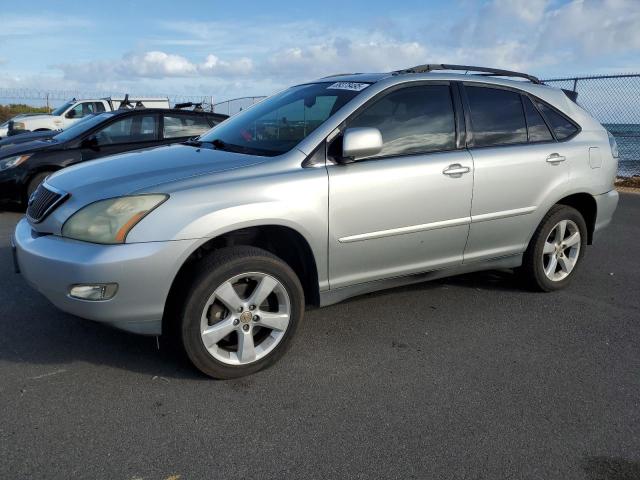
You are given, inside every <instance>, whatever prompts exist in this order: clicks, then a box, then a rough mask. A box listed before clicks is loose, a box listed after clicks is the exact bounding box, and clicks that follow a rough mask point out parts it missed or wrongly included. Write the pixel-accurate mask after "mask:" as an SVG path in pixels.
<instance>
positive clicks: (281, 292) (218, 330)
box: [180, 246, 305, 379]
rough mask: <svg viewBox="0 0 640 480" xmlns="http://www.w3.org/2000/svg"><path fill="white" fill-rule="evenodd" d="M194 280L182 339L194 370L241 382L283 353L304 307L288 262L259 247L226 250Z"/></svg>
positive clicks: (206, 263) (183, 315)
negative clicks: (238, 378) (243, 378)
mask: <svg viewBox="0 0 640 480" xmlns="http://www.w3.org/2000/svg"><path fill="white" fill-rule="evenodd" d="M193 278H194V280H193V282H192V284H191V286H190V288H189V289H188V293H187V295H186V299H185V303H184V306H183V309H182V313H181V315H180V336H181V339H182V346H183V348H184V350H185V352H186V354H187V356H188V357H189V359H190V360H191V362H192V363H193V365H194V366H195V367H196V368H198V369H199V370H200V371H201V372H203V373H205V374H206V375H209V376H210V377H213V378H217V379H229V378H237V377H242V376H245V375H250V374H252V373H255V372H257V371H259V370H262V369H264V368H267V367H269V366H271V365H273V364H274V363H275V362H276V361H277V360H278V359H279V358H280V357H281V356H282V355H283V354H284V353H285V351H286V350H287V349H288V347H289V346H290V344H291V340H292V338H293V336H294V334H295V332H296V330H297V328H298V326H299V325H300V323H301V322H302V318H303V315H304V305H305V300H304V292H303V289H302V286H301V284H300V280H299V279H298V277H297V275H296V274H295V272H294V271H293V270H292V269H291V268H290V267H289V266H288V265H287V264H286V263H285V262H283V261H282V260H280V259H279V258H278V257H276V256H275V255H272V254H271V253H269V252H267V251H265V250H262V249H259V248H255V247H247V246H238V247H228V248H222V249H219V250H216V251H215V252H213V253H212V254H211V255H209V256H208V257H205V258H204V259H203V260H202V263H201V264H200V265H198V266H197V267H196V271H195V272H194V277H193ZM230 286H231V287H232V288H231V289H230V288H229V287H230ZM258 287H260V288H258ZM267 291H269V292H270V293H269V294H268V295H267V296H266V297H265V298H264V300H262V301H261V298H262V297H263V296H264V293H265V292H267ZM254 294H255V296H254ZM252 299H257V300H254V301H252ZM252 303H255V305H252Z"/></svg>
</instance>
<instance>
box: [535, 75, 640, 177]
mask: <svg viewBox="0 0 640 480" xmlns="http://www.w3.org/2000/svg"><path fill="white" fill-rule="evenodd" d="M544 83H546V84H547V85H550V86H552V87H558V88H563V89H565V90H572V91H574V92H577V93H578V104H580V106H582V107H583V108H584V109H586V110H587V111H589V112H590V113H591V114H592V115H593V116H594V117H596V118H597V119H598V120H599V121H600V123H602V124H603V125H604V126H605V128H606V129H607V130H609V131H610V132H611V133H612V134H613V136H614V137H616V142H617V143H618V149H619V150H620V160H619V164H618V175H619V176H621V177H631V176H633V175H640V74H627V75H598V76H589V77H573V78H552V79H549V80H544Z"/></svg>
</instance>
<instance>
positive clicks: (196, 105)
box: [173, 102, 204, 112]
mask: <svg viewBox="0 0 640 480" xmlns="http://www.w3.org/2000/svg"><path fill="white" fill-rule="evenodd" d="M191 107H193V111H194V112H204V108H202V102H199V103H195V102H184V103H176V104H175V105H174V106H173V108H174V109H176V110H181V109H183V108H191Z"/></svg>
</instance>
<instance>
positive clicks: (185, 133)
mask: <svg viewBox="0 0 640 480" xmlns="http://www.w3.org/2000/svg"><path fill="white" fill-rule="evenodd" d="M209 129H211V126H210V125H209V122H208V121H207V119H206V117H204V116H199V115H198V116H195V115H194V116H188V115H165V116H164V127H163V129H162V134H163V136H164V138H178V137H196V136H198V135H201V134H203V133H204V132H206V131H207V130H209Z"/></svg>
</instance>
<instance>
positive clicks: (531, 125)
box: [522, 95, 553, 142]
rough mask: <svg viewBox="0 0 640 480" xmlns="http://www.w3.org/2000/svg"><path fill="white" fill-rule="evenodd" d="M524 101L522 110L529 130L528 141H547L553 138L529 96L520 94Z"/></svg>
mask: <svg viewBox="0 0 640 480" xmlns="http://www.w3.org/2000/svg"><path fill="white" fill-rule="evenodd" d="M522 101H523V102H524V111H525V114H526V115H527V129H528V131H529V141H530V142H548V141H551V140H553V136H552V135H551V132H550V131H549V127H547V124H546V123H544V119H543V118H542V115H540V112H538V110H536V107H534V106H533V103H531V100H529V97H525V96H524V95H523V96H522Z"/></svg>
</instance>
